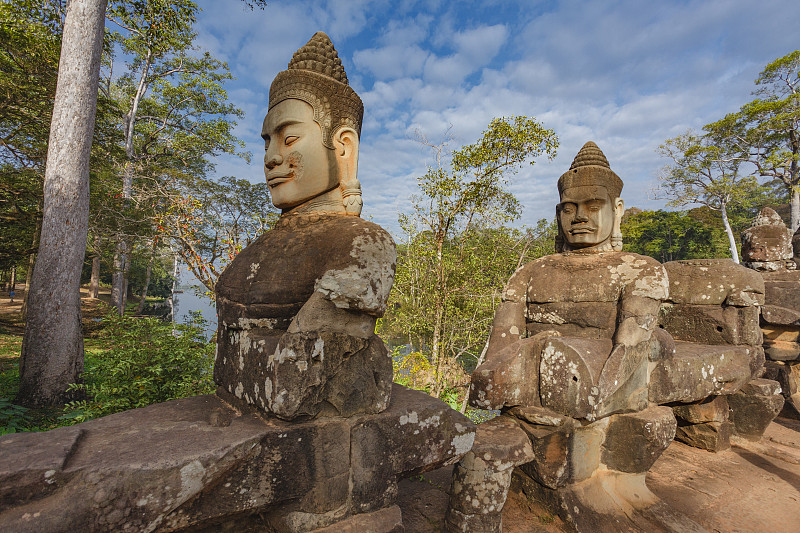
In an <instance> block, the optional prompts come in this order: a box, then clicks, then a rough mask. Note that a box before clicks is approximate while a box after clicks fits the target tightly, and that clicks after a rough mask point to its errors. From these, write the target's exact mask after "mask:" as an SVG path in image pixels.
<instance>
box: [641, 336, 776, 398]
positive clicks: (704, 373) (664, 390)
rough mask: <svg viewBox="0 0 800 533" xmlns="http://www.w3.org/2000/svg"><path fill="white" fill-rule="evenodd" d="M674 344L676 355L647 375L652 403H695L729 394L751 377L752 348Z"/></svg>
mask: <svg viewBox="0 0 800 533" xmlns="http://www.w3.org/2000/svg"><path fill="white" fill-rule="evenodd" d="M675 345H676V351H675V355H674V356H673V357H672V358H670V359H665V360H662V361H659V362H658V363H657V364H656V365H655V367H654V368H653V370H652V372H651V373H650V401H651V402H654V403H657V404H662V405H663V404H665V403H671V402H696V401H700V400H703V399H705V398H707V397H708V396H711V395H714V394H731V393H733V392H736V391H737V390H739V388H741V387H742V385H744V384H745V383H746V382H747V381H748V380H749V379H750V378H751V375H752V371H751V364H752V358H753V357H754V351H755V349H754V348H751V347H746V346H712V345H702V344H694V343H688V342H676V343H675ZM759 350H760V348H759ZM761 354H762V357H763V351H762V352H761ZM762 363H763V361H762Z"/></svg>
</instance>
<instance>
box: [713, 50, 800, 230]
mask: <svg viewBox="0 0 800 533" xmlns="http://www.w3.org/2000/svg"><path fill="white" fill-rule="evenodd" d="M755 83H756V85H757V86H758V89H756V91H754V94H755V95H757V96H758V98H756V99H755V100H753V101H752V102H749V103H747V104H745V105H743V106H742V107H741V109H740V110H739V111H738V112H736V113H730V114H729V115H727V116H726V117H725V118H723V119H722V120H720V121H717V122H714V123H711V124H709V125H707V126H705V128H704V129H705V130H706V131H708V132H710V133H719V132H721V131H722V132H731V133H729V134H726V137H727V140H728V143H729V145H730V147H731V148H732V149H735V150H736V151H737V152H738V153H739V154H740V157H741V158H742V159H743V160H746V161H749V162H750V163H752V164H753V165H755V166H756V169H757V173H758V174H759V175H761V176H762V177H767V178H771V179H773V180H779V181H780V182H781V183H782V184H783V186H784V187H785V188H786V191H787V193H788V195H789V200H790V205H791V215H790V217H791V220H790V226H791V230H792V231H793V232H794V231H796V230H797V228H798V227H800V50H795V51H794V52H792V53H790V54H787V55H785V56H783V57H780V58H778V59H776V60H775V61H773V62H772V63H770V64H769V65H767V66H766V67H765V68H764V70H763V71H761V73H760V74H759V76H758V78H757V79H756V81H755Z"/></svg>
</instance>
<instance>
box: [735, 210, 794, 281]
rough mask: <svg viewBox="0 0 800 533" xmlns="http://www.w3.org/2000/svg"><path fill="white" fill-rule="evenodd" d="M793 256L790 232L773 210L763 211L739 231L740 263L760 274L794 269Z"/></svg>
mask: <svg viewBox="0 0 800 533" xmlns="http://www.w3.org/2000/svg"><path fill="white" fill-rule="evenodd" d="M792 256H793V251H792V234H791V232H790V231H789V229H788V228H787V227H786V224H784V223H783V220H782V219H781V217H780V215H778V213H776V212H775V210H774V209H772V208H770V207H765V208H763V209H762V210H761V211H760V212H759V213H758V216H756V218H755V220H753V225H752V226H750V227H749V228H747V229H746V230H744V231H743V232H742V262H743V263H744V265H745V266H746V267H748V268H752V269H754V270H758V271H761V272H777V271H782V270H795V269H796V268H797V265H796V264H795V262H794V260H793V257H792Z"/></svg>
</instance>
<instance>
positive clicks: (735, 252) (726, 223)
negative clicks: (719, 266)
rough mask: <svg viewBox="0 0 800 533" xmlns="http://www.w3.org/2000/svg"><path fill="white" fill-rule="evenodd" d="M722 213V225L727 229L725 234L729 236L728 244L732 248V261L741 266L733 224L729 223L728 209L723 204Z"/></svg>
mask: <svg viewBox="0 0 800 533" xmlns="http://www.w3.org/2000/svg"><path fill="white" fill-rule="evenodd" d="M719 211H720V213H722V225H723V227H724V228H725V234H726V235H728V244H729V245H730V248H731V259H733V262H734V263H736V264H737V265H738V264H739V249H738V248H737V246H736V239H735V238H734V236H733V230H732V229H731V223H730V222H729V221H728V208H727V206H726V205H725V203H724V202H723V203H722V205H721V206H720V209H719Z"/></svg>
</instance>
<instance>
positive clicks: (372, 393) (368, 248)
mask: <svg viewBox="0 0 800 533" xmlns="http://www.w3.org/2000/svg"><path fill="white" fill-rule="evenodd" d="M363 109H364V107H363V104H362V103H361V99H360V98H359V97H358V95H357V94H356V93H355V91H353V89H352V88H351V87H350V86H349V84H348V80H347V75H346V74H345V71H344V68H343V67H342V63H341V61H340V59H339V57H338V54H337V53H336V50H335V49H334V47H333V44H332V43H331V41H330V39H329V38H328V36H327V35H325V34H324V33H322V32H318V33H316V34H315V35H314V36H313V37H312V38H311V40H310V41H309V42H308V43H307V44H306V45H305V46H303V47H302V48H301V49H300V50H298V51H297V52H296V53H295V54H294V57H293V58H292V60H291V62H290V63H289V67H288V68H287V70H285V71H282V72H280V73H279V74H278V75H277V76H276V77H275V80H274V81H273V83H272V86H271V87H270V93H269V111H268V113H267V116H266V118H265V119H264V125H263V129H262V133H261V135H262V137H263V138H264V143H265V152H266V153H265V155H264V172H265V175H266V179H267V185H268V187H269V191H270V195H271V197H272V202H273V204H274V205H275V206H276V207H278V208H279V209H281V217H280V219H279V221H278V223H277V224H276V226H275V227H274V228H273V229H272V230H270V231H268V232H266V233H265V234H264V235H262V236H261V237H260V238H259V239H257V240H256V241H255V242H254V243H253V244H251V245H250V246H248V247H247V248H246V249H245V250H243V251H242V252H241V253H240V254H239V255H238V256H236V258H235V259H234V260H233V261H232V262H231V264H230V265H229V266H228V267H227V268H226V269H225V271H224V272H223V274H222V275H221V276H220V279H219V281H218V283H217V286H216V292H217V310H218V314H219V334H218V342H219V345H218V346H219V348H218V353H217V360H216V365H215V371H214V378H215V381H216V382H217V384H218V385H219V386H220V387H221V388H222V389H224V390H225V391H227V392H228V393H229V394H232V395H233V396H234V397H235V399H236V400H237V401H242V402H244V403H246V404H250V405H254V406H257V407H259V408H261V409H264V410H266V411H268V412H271V413H273V414H275V415H277V416H279V417H281V418H285V419H294V418H297V417H316V416H327V415H341V416H350V415H352V414H355V413H378V412H381V411H382V410H384V409H385V408H386V407H387V405H388V403H389V399H390V394H391V383H392V365H391V359H390V358H389V357H388V356H387V353H386V349H385V347H384V345H383V342H382V341H381V340H380V339H379V338H378V337H377V336H376V335H375V333H374V331H375V320H376V319H377V318H378V317H380V316H382V314H383V313H384V311H385V309H386V302H387V298H388V295H389V290H390V289H391V286H392V282H393V279H394V271H395V261H396V252H395V245H394V242H393V241H392V238H391V236H390V235H389V234H388V233H387V232H386V231H385V230H383V229H382V228H381V227H380V226H377V225H375V224H372V223H370V222H366V221H364V220H362V219H361V218H359V216H358V215H359V214H360V212H361V205H362V202H361V186H360V184H359V181H358V178H357V176H356V174H357V167H358V148H359V135H360V130H361V120H362V116H363Z"/></svg>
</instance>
